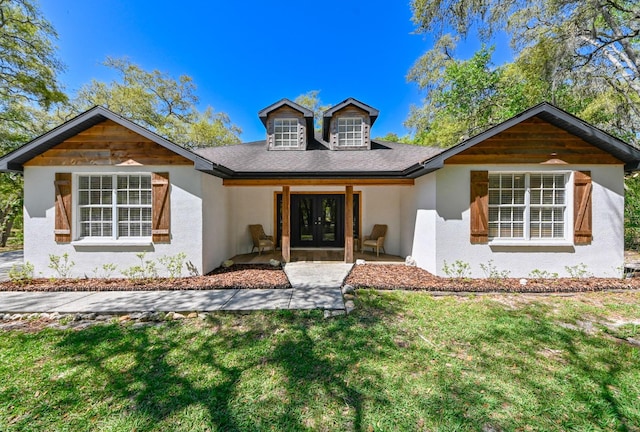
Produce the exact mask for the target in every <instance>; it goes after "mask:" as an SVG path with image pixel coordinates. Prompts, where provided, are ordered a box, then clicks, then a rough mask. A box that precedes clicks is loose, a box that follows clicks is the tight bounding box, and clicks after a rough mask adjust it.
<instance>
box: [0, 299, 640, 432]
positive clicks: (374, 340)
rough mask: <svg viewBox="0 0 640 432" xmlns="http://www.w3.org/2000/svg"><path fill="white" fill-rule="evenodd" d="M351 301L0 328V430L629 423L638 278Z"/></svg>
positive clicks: (638, 330) (638, 397)
mask: <svg viewBox="0 0 640 432" xmlns="http://www.w3.org/2000/svg"><path fill="white" fill-rule="evenodd" d="M356 306H357V308H356V310H355V311H354V313H353V314H351V315H349V316H348V317H335V318H330V319H324V318H323V314H322V312H321V311H311V312H289V311H281V312H261V313H251V314H231V313H219V314H213V315H210V316H209V317H208V318H207V319H206V320H204V321H202V320H199V319H190V320H184V321H180V322H168V323H163V324H161V325H149V326H147V327H142V328H136V327H135V326H133V325H130V324H129V325H122V324H117V323H112V324H102V325H95V326H92V327H89V328H86V329H84V330H51V329H47V330H42V331H38V332H26V331H5V332H2V333H0V430H3V431H5V430H10V431H13V430H15V431H18V430H19V431H31V430H32V431H40V430H48V431H51V430H74V431H75V430H121V431H131V430H136V431H147V430H166V431H179V430H184V431H193V430H203V431H204V430H212V431H213V430H225V431H228V430H231V431H233V430H243V431H244V430H246V431H253V430H277V431H280V430H291V431H299V430H347V431H348V430H356V431H385V430H386V431H391V430H394V431H395V430H410V431H413V430H416V431H434V430H440V431H455V430H473V431H475V430H492V431H501V430H504V431H507V430H509V431H510V430H522V431H534V430H539V431H549V430H557V431H564V430H628V431H639V430H640V426H639V425H640V347H638V346H637V345H634V343H635V341H636V340H639V339H640V326H638V324H640V322H638V321H637V320H639V319H640V293H638V292H625V293H589V294H579V295H575V296H570V297H559V296H525V295H517V294H516V295H495V296H475V297H474V296H472V297H455V296H446V297H432V296H430V295H428V294H425V293H420V292H404V291H393V292H378V291H366V290H360V291H358V298H357V300H356ZM34 328H36V326H34ZM626 338H629V339H628V340H627V339H626Z"/></svg>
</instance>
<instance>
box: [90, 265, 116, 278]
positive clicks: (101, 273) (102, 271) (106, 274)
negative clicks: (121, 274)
mask: <svg viewBox="0 0 640 432" xmlns="http://www.w3.org/2000/svg"><path fill="white" fill-rule="evenodd" d="M117 268H118V266H117V265H115V264H113V263H106V264H102V267H96V268H94V269H93V274H94V277H98V278H104V279H108V278H110V277H111V275H112V274H113V273H114V272H115V271H116V270H117Z"/></svg>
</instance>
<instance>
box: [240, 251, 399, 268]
mask: <svg viewBox="0 0 640 432" xmlns="http://www.w3.org/2000/svg"><path fill="white" fill-rule="evenodd" d="M353 257H354V260H358V259H363V260H365V261H366V262H368V263H378V264H403V263H404V258H402V257H399V256H395V255H387V254H382V253H381V254H380V256H379V257H378V256H376V253H375V252H371V251H365V252H359V251H356V252H354V253H353ZM230 259H231V260H232V261H233V262H234V263H236V264H268V263H269V260H272V259H276V260H278V261H282V254H281V253H280V251H279V250H276V251H265V252H262V254H261V255H258V252H253V253H249V254H241V255H236V256H234V257H231V258H230ZM291 262H344V250H342V249H292V250H291Z"/></svg>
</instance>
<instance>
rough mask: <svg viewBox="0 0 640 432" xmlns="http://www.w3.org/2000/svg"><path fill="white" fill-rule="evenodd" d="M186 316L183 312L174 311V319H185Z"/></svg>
mask: <svg viewBox="0 0 640 432" xmlns="http://www.w3.org/2000/svg"><path fill="white" fill-rule="evenodd" d="M185 318H186V317H185V316H184V315H183V314H181V313H178V312H174V313H173V319H174V320H183V319H185Z"/></svg>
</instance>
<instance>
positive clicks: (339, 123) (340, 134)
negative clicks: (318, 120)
mask: <svg viewBox="0 0 640 432" xmlns="http://www.w3.org/2000/svg"><path fill="white" fill-rule="evenodd" d="M378 113H379V111H378V110H377V109H375V108H372V107H370V106H369V105H367V104H364V103H362V102H360V101H358V100H356V99H354V98H349V99H346V100H344V101H342V102H340V103H339V104H338V105H336V106H334V107H332V108H330V109H328V110H327V111H325V112H324V114H323V119H322V138H323V139H324V140H325V141H327V142H328V143H329V145H330V148H331V150H369V149H371V126H373V123H374V122H375V121H376V119H377V118H378Z"/></svg>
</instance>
